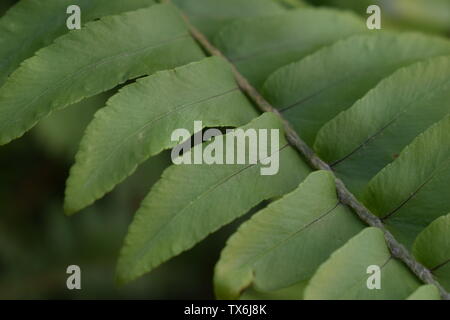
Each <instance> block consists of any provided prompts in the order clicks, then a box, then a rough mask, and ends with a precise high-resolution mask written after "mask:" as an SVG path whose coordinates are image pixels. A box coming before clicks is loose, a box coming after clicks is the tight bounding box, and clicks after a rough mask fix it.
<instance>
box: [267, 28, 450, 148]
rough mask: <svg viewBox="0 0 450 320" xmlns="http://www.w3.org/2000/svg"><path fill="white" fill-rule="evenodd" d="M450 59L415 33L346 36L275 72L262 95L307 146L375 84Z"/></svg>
mask: <svg viewBox="0 0 450 320" xmlns="http://www.w3.org/2000/svg"><path fill="white" fill-rule="evenodd" d="M449 53H450V42H449V41H447V40H445V39H441V38H438V37H430V36H425V35H421V34H416V33H391V32H381V33H376V34H363V35H355V36H351V37H349V38H347V39H344V40H341V41H338V42H337V43H335V44H333V45H331V46H330V47H326V48H323V49H321V50H319V51H317V52H315V53H313V54H312V55H310V56H308V57H306V58H304V59H302V60H300V61H298V62H294V63H292V64H290V65H287V66H285V67H282V68H280V69H278V70H277V71H275V72H274V73H273V74H272V75H271V76H270V77H269V78H268V79H267V81H266V82H265V83H264V87H263V94H264V96H265V97H266V98H267V99H268V100H269V102H271V103H272V105H274V106H275V107H277V108H278V109H279V110H280V111H281V112H282V114H283V115H284V116H285V117H286V118H287V119H289V121H290V122H291V123H292V125H293V126H294V129H296V131H297V132H298V133H299V134H300V136H301V137H302V139H303V140H304V141H305V142H306V143H308V144H310V145H312V144H313V143H314V140H315V138H316V135H317V132H318V131H319V130H320V128H321V127H322V126H323V125H324V124H325V123H326V122H328V121H330V120H332V119H333V118H334V117H335V116H337V115H338V114H339V113H340V112H341V111H344V110H346V109H348V108H349V107H351V106H352V105H353V104H354V103H355V102H356V101H357V100H358V99H360V98H362V97H363V96H364V95H365V94H366V93H367V92H368V91H369V90H370V89H372V88H373V87H374V86H375V85H376V84H377V83H378V82H379V81H380V80H382V79H383V78H385V77H387V76H388V75H390V74H391V73H393V72H394V71H395V70H397V69H398V68H400V67H404V66H406V65H409V64H411V63H414V62H417V61H418V60H422V59H426V58H431V57H435V56H439V55H444V54H449Z"/></svg>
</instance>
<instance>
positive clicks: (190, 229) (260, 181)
mask: <svg viewBox="0 0 450 320" xmlns="http://www.w3.org/2000/svg"><path fill="white" fill-rule="evenodd" d="M242 128H255V129H256V128H278V129H280V130H282V129H281V123H279V121H278V120H277V118H276V117H275V116H274V115H272V114H268V113H266V114H263V115H262V116H260V117H259V118H257V119H256V120H254V121H252V122H251V123H250V124H248V125H246V126H244V127H242ZM279 152H280V153H279V156H280V160H279V161H280V166H279V168H280V171H279V172H278V174H275V175H273V176H262V175H260V172H259V165H238V164H235V165H204V164H203V165H182V166H172V167H171V168H169V169H168V170H166V171H165V172H164V174H163V177H162V179H161V180H160V181H159V182H158V184H157V185H156V186H155V187H154V188H153V189H152V190H151V192H150V194H149V195H148V196H147V198H146V199H145V200H144V201H143V202H142V205H141V208H140V209H139V211H138V212H137V214H136V216H135V218H134V221H133V222H132V224H131V226H130V228H129V231H128V235H127V237H126V239H125V242H124V246H123V248H122V251H121V254H120V258H119V262H118V267H117V279H118V281H119V282H121V283H123V282H129V281H131V280H134V279H136V278H137V277H139V276H141V275H143V274H144V273H146V272H149V271H151V270H152V269H153V268H155V267H156V266H158V265H159V264H161V263H163V262H164V261H166V260H168V259H170V258H171V257H173V256H175V255H177V254H179V253H180V252H182V251H185V250H187V249H189V248H191V247H192V246H194V245H195V244H196V243H197V242H199V241H200V240H202V239H204V238H205V237H206V236H207V235H208V234H209V233H211V232H214V231H215V230H217V229H218V228H220V227H221V226H223V225H225V224H227V223H229V222H231V221H232V220H234V219H236V218H237V217H239V216H241V215H243V214H244V213H246V212H247V211H248V210H250V209H251V208H252V207H254V206H255V205H257V204H258V203H259V202H261V201H262V200H264V199H269V198H273V197H275V196H278V195H281V194H283V193H285V192H288V191H290V190H291V189H293V188H295V185H297V184H298V182H299V181H301V180H302V179H303V178H304V177H305V176H306V175H307V173H308V172H309V171H310V169H309V168H308V167H307V165H306V164H304V163H303V162H302V161H301V160H300V158H299V157H298V155H297V154H296V152H295V151H294V150H293V149H292V148H291V147H289V146H288V145H287V144H286V140H285V139H284V137H283V135H282V134H280V151H279ZM205 195H208V197H207V198H205ZM232 199H235V200H236V201H231V200H232ZM211 203H214V205H211Z"/></svg>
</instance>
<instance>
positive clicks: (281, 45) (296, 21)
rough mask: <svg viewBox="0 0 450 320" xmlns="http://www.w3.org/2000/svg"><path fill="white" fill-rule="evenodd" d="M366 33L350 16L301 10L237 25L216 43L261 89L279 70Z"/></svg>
mask: <svg viewBox="0 0 450 320" xmlns="http://www.w3.org/2000/svg"><path fill="white" fill-rule="evenodd" d="M366 30H367V29H366V26H365V24H364V23H363V22H362V21H361V20H360V19H359V18H358V17H356V16H354V15H353V14H351V13H347V12H340V11H337V10H332V9H313V8H302V9H297V10H292V11H289V12H288V13H284V14H278V15H274V16H270V17H257V18H249V19H243V20H240V21H236V22H234V23H232V24H230V25H229V26H226V27H224V28H222V29H221V30H220V31H219V32H218V34H217V36H216V37H215V41H214V42H215V44H216V46H217V47H218V48H219V49H220V50H221V51H222V52H223V53H224V54H225V55H226V56H227V57H228V58H229V59H230V60H231V61H232V62H233V63H234V64H235V65H236V66H237V68H238V69H239V70H240V72H241V73H242V74H243V75H244V76H245V77H246V78H247V79H248V80H249V81H250V82H251V83H252V84H253V85H254V86H255V87H257V88H259V87H261V86H262V84H263V82H264V80H265V79H266V78H267V77H268V76H269V75H270V74H271V73H272V72H273V71H275V70H276V69H278V68H279V67H281V66H283V65H286V64H288V63H291V62H294V61H297V60H299V59H300V58H303V57H304V56H306V55H307V54H310V53H312V52H314V51H315V50H317V49H319V48H320V47H323V46H325V45H329V44H331V43H333V42H334V41H336V40H339V39H342V38H345V37H348V36H350V35H352V34H355V33H361V32H364V31H366ZM243 31H245V32H243Z"/></svg>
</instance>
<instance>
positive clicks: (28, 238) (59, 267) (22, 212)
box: [0, 0, 450, 299]
mask: <svg viewBox="0 0 450 320" xmlns="http://www.w3.org/2000/svg"><path fill="white" fill-rule="evenodd" d="M21 1H26V0H21ZM92 1H95V0H92ZM183 1H199V2H201V1H207V0H177V1H176V2H180V3H181V2H183ZM223 1H227V0H223ZM242 1H245V0H242ZM274 1H278V2H280V4H282V5H284V6H288V7H295V6H298V5H301V2H306V1H300V0H274ZM15 2H16V1H15V0H0V16H2V15H3V14H4V13H5V11H6V10H7V9H8V8H9V7H10V6H12V5H13V4H14V3H15ZM449 3H450V0H385V1H382V0H311V1H309V4H310V5H316V6H319V5H328V6H336V7H341V8H345V9H350V10H353V11H355V12H357V13H359V14H361V15H362V16H367V15H366V9H367V6H369V5H370V4H380V5H382V7H383V27H388V28H400V29H405V28H407V29H417V30H422V31H425V32H433V33H439V34H444V35H447V36H448V35H450V10H449V7H450V4H449ZM312 27H313V26H312ZM0 36H1V35H0ZM113 93H114V91H111V92H107V93H104V94H101V95H98V96H95V97H93V98H90V99H87V100H85V101H83V102H81V103H79V104H78V105H77V106H76V107H70V108H67V109H65V110H63V111H60V112H57V113H54V114H53V115H52V116H50V117H48V118H47V119H46V120H45V121H43V122H41V123H40V124H39V125H38V126H37V127H35V128H34V129H33V130H32V131H31V132H29V133H28V134H26V135H25V136H24V137H23V138H21V139H19V140H16V141H14V142H12V143H10V144H8V145H6V146H2V147H1V148H0V299H38V298H39V299H93V298H100V299H109V298H111V299H212V298H213V297H214V295H213V288H212V274H213V268H214V264H215V262H216V261H217V260H218V257H219V254H220V250H221V248H222V247H223V246H224V244H225V241H226V239H227V237H228V236H229V235H230V234H231V233H232V232H233V231H234V230H235V229H236V227H237V226H238V225H239V223H240V221H238V222H236V223H234V224H232V225H230V226H228V227H226V228H224V229H222V230H221V231H220V232H218V233H216V234H214V235H212V236H210V237H209V238H207V239H206V241H203V242H202V243H201V244H199V245H197V246H196V247H195V248H194V249H192V250H190V251H188V252H186V253H184V254H182V255H180V256H178V257H177V258H175V259H173V260H171V261H170V262H168V263H166V264H164V265H162V266H160V267H159V268H158V269H156V270H155V271H153V272H152V273H151V274H150V275H147V276H145V277H143V278H141V279H139V280H137V281H135V282H134V283H132V284H130V285H127V286H124V287H116V286H115V283H114V269H115V264H116V259H117V256H118V252H119V249H120V247H121V244H122V241H123V238H124V236H125V233H126V230H127V227H128V224H129V223H130V221H131V219H132V216H133V213H134V212H135V211H136V209H137V208H138V207H139V203H140V201H141V200H142V199H143V197H144V196H145V195H146V194H147V193H148V191H149V190H150V188H151V186H152V184H153V183H154V182H155V181H156V180H157V179H158V178H159V176H160V175H161V173H162V171H163V170H164V169H165V168H166V167H167V166H168V165H169V155H168V154H163V155H160V156H158V157H155V158H152V159H150V160H149V161H147V162H146V163H145V164H144V165H143V166H141V168H140V169H139V170H138V171H137V172H136V173H135V174H134V175H133V176H131V177H130V178H128V179H127V180H126V181H125V182H124V183H122V184H121V185H119V187H117V188H116V189H115V191H113V192H112V193H110V194H109V195H107V196H106V197H105V198H104V199H102V200H100V201H98V202H96V204H95V205H93V206H91V207H90V208H88V209H86V210H84V211H83V212H80V213H79V214H77V215H75V216H73V217H70V218H68V217H66V216H65V215H64V214H63V211H62V207H63V197H64V187H65V180H66V178H67V176H68V172H69V169H70V166H71V164H72V163H73V158H74V154H75V151H76V150H77V147H78V143H79V141H80V139H81V136H82V134H83V131H84V129H85V128H86V126H87V124H88V123H89V121H90V119H92V116H93V114H94V113H95V111H96V110H97V109H99V108H100V107H102V106H104V104H105V101H106V100H107V99H108V97H110V96H111V95H112V94H113ZM0 116H1V115H0ZM243 219H245V217H244V218H243ZM241 221H242V219H241ZM72 264H76V265H79V266H80V267H81V270H82V290H72V291H69V290H67V288H66V279H67V276H68V275H67V274H66V268H67V266H69V265H72Z"/></svg>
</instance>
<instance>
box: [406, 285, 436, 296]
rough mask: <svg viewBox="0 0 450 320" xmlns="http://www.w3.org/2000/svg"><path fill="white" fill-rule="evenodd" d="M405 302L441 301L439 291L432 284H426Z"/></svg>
mask: <svg viewBox="0 0 450 320" xmlns="http://www.w3.org/2000/svg"><path fill="white" fill-rule="evenodd" d="M407 300H441V296H440V295H439V290H438V288H436V287H435V286H433V285H432V284H426V285H423V286H421V287H419V289H417V290H416V291H414V293H413V294H411V295H410V296H409V297H408V299H407Z"/></svg>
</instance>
